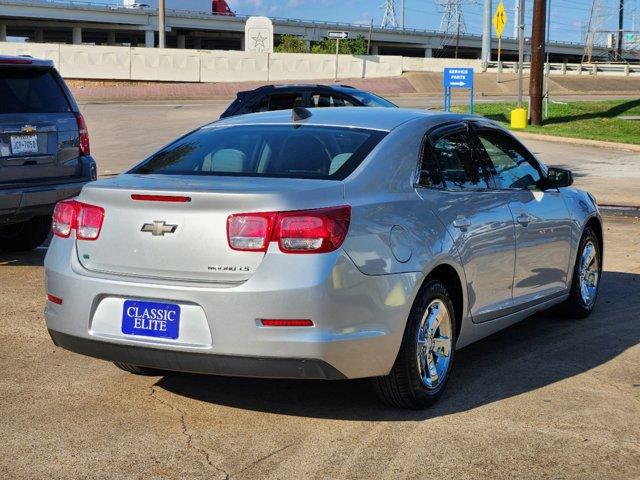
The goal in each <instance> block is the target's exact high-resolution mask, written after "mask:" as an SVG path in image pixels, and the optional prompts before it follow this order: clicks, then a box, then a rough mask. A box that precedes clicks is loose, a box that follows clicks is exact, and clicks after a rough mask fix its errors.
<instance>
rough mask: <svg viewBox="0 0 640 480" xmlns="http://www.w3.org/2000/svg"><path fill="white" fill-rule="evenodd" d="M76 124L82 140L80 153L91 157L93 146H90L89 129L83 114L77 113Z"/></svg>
mask: <svg viewBox="0 0 640 480" xmlns="http://www.w3.org/2000/svg"><path fill="white" fill-rule="evenodd" d="M76 122H77V124H78V136H79V138H80V153H82V154H83V155H90V154H91V146H90V145H89V130H88V129H87V122H85V121H84V117H83V116H82V114H81V113H76Z"/></svg>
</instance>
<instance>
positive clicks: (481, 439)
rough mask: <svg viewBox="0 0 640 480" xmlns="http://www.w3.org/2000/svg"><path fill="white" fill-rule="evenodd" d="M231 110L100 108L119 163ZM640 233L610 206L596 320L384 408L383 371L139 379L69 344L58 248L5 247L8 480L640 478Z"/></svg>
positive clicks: (497, 349)
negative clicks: (60, 340)
mask: <svg viewBox="0 0 640 480" xmlns="http://www.w3.org/2000/svg"><path fill="white" fill-rule="evenodd" d="M154 105H156V106H154ZM222 107H223V104H222V103H220V102H208V103H193V104H188V103H184V102H183V103H162V104H147V105H144V106H140V105H122V104H121V105H113V104H107V105H98V104H91V105H84V106H83V110H84V112H85V115H86V116H87V121H88V123H89V127H90V129H91V141H92V146H93V153H94V155H95V157H96V159H97V160H98V162H99V168H100V173H101V174H102V175H109V174H113V173H117V172H120V171H123V170H124V169H126V167H127V166H129V165H132V164H133V163H135V162H136V161H137V160H140V159H142V158H143V157H144V155H146V154H148V153H151V152H152V151H153V150H154V149H156V148H157V147H159V146H161V145H162V144H164V143H166V142H167V141H169V140H171V139H173V138H175V137H176V136H177V135H179V134H180V133H183V132H185V131H186V130H188V129H189V128H193V127H195V126H197V125H200V124H203V123H205V122H206V121H207V119H208V118H210V119H215V118H217V116H218V115H219V113H220V111H221V109H222ZM527 143H528V144H529V145H530V146H532V148H533V149H534V150H536V151H538V152H539V153H540V156H541V158H542V159H543V160H545V161H546V160H547V158H551V157H552V156H553V155H558V156H559V158H562V160H563V161H562V162H555V163H556V164H558V163H562V164H565V165H568V164H570V165H574V164H575V167H576V168H578V169H582V170H579V171H580V172H585V173H584V175H583V176H582V177H580V176H579V177H578V182H581V181H586V180H589V181H591V180H593V178H597V175H598V169H597V167H595V166H593V164H587V165H585V162H584V158H582V160H581V157H580V155H582V153H580V152H584V150H571V148H575V149H579V148H586V147H571V148H569V147H568V146H566V145H561V146H558V145H557V144H552V143H550V142H538V143H537V144H533V145H532V143H530V142H527ZM554 149H555V150H554ZM596 150H597V151H600V149H596ZM554 152H556V153H554ZM571 152H573V153H571ZM600 153H601V154H602V155H605V156H606V155H607V154H609V155H610V156H609V157H607V160H606V162H608V163H607V165H614V164H616V165H617V164H618V163H622V164H623V165H629V166H623V167H621V169H620V170H619V171H620V172H621V173H620V174H619V175H615V176H611V178H610V179H609V180H608V181H609V182H617V181H618V180H619V178H618V177H622V176H625V177H626V178H625V180H628V179H629V178H631V179H632V180H633V178H635V177H633V176H631V177H630V176H629V175H632V174H635V175H640V173H638V172H639V171H640V169H638V168H637V163H636V162H637V161H638V157H639V154H627V153H626V152H615V151H610V152H609V151H602V152H600ZM561 154H562V155H561ZM545 155H547V158H545ZM616 155H617V157H616ZM621 159H622V160H621ZM625 162H627V163H625ZM549 163H551V162H549ZM634 166H635V167H634ZM572 168H573V167H572ZM627 168H628V171H629V175H625V174H624V172H626V170H624V169H627ZM602 178H603V179H605V180H603V182H605V183H606V178H607V177H606V176H603V177H602ZM581 179H585V180H581ZM603 182H600V181H597V182H596V184H597V185H601V184H603V185H604V184H605V183H603ZM629 185H630V189H631V191H632V192H635V195H636V196H638V191H637V180H636V183H635V185H636V186H635V190H633V185H634V184H633V183H629ZM614 186H615V183H614ZM612 189H614V188H612ZM638 233H640V223H639V221H638V219H630V218H627V219H613V218H607V219H606V225H605V245H606V251H605V264H604V267H605V274H604V277H603V283H602V291H601V297H600V300H599V303H598V305H597V306H596V309H595V311H594V313H593V315H592V316H591V317H589V318H587V319H585V320H580V321H567V320H561V319H558V318H556V317H554V315H553V314H552V313H550V312H543V313H540V314H538V315H536V316H534V317H532V318H530V319H528V320H526V321H524V322H521V323H520V324H517V325H515V326H513V327H511V328H509V329H507V330H504V331H502V332H500V333H498V334H496V335H493V336H491V337H489V338H487V339H485V340H482V341H481V342H478V343H476V344H474V345H472V346H470V347H467V348H465V349H463V350H461V351H460V352H459V356H458V357H457V359H456V367H455V370H454V372H453V377H452V379H451V383H450V384H449V386H448V390H447V392H446V393H445V396H444V397H443V398H442V400H441V401H440V403H438V404H437V405H436V406H435V407H433V408H431V409H429V410H427V411H422V412H413V411H402V410H394V409H390V408H387V407H385V406H383V405H382V404H380V403H379V402H378V401H377V399H376V398H375V396H374V394H373V392H372V391H371V389H370V388H369V384H368V382H367V381H338V382H320V381H318V382H310V381H279V380H255V379H238V378H223V377H207V376H199V375H184V374H170V375H167V376H164V377H136V376H133V375H129V374H126V373H124V372H122V371H120V370H118V369H116V368H115V367H114V366H112V365H111V364H109V363H107V362H102V361H99V360H95V359H91V358H86V357H82V356H79V355H76V354H72V353H69V352H67V351H64V350H62V349H57V348H55V347H54V346H53V344H52V343H51V340H50V339H49V337H48V334H47V332H46V328H45V326H44V319H43V309H44V303H45V300H44V296H45V292H44V287H43V281H42V277H43V267H42V262H43V258H44V255H45V253H46V250H45V249H44V248H41V249H39V250H37V251H35V252H33V253H31V254H28V255H9V254H5V253H0V318H1V319H2V320H3V322H2V327H3V328H2V329H1V330H0V369H1V371H2V372H3V375H1V376H0V432H1V433H0V478H43V477H46V478H161V477H162V478H207V479H216V478H220V479H225V478H233V479H236V478H237V479H262V478H282V479H293V478H309V479H325V478H362V479H370V478H385V479H386V478H390V479H391V478H394V479H395V478H416V479H418V478H419V479H432V478H434V479H435V478H452V479H462V478H535V479H538V478H553V479H561V478H571V479H585V478H589V479H590V478H594V479H596V478H597V479H601V478H608V479H614V478H620V479H637V478H640V366H639V365H640V345H639V343H640V235H638Z"/></svg>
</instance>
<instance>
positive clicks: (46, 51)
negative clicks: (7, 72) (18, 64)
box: [0, 42, 60, 68]
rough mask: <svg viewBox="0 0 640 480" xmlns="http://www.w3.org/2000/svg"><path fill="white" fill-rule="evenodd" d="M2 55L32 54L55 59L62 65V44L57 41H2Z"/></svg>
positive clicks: (0, 52)
mask: <svg viewBox="0 0 640 480" xmlns="http://www.w3.org/2000/svg"><path fill="white" fill-rule="evenodd" d="M0 54H2V55H31V56H32V57H36V58H42V59H45V60H53V63H54V64H55V66H56V68H59V67H60V45H59V44H56V43H14V42H0Z"/></svg>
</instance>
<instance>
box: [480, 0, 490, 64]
mask: <svg viewBox="0 0 640 480" xmlns="http://www.w3.org/2000/svg"><path fill="white" fill-rule="evenodd" d="M481 59H482V61H483V62H490V61H491V0H484V14H483V15H482V54H481Z"/></svg>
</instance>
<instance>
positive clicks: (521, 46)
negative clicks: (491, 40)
mask: <svg viewBox="0 0 640 480" xmlns="http://www.w3.org/2000/svg"><path fill="white" fill-rule="evenodd" d="M516 22H518V108H522V90H523V83H524V73H523V71H522V70H523V67H524V0H518V18H517V20H516Z"/></svg>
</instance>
